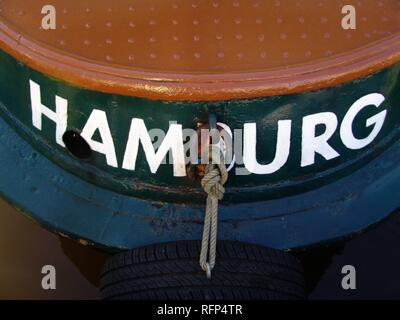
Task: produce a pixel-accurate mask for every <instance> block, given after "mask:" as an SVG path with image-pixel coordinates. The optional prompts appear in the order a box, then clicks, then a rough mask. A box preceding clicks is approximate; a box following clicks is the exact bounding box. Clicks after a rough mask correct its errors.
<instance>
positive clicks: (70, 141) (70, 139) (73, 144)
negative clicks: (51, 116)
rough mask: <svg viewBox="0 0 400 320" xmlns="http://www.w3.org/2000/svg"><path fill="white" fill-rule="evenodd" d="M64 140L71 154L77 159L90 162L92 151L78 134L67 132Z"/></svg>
mask: <svg viewBox="0 0 400 320" xmlns="http://www.w3.org/2000/svg"><path fill="white" fill-rule="evenodd" d="M62 139H63V141H64V144H65V146H66V147H67V149H68V151H69V152H71V153H72V154H73V155H74V156H75V157H77V158H79V159H82V160H88V159H90V158H91V156H92V149H91V148H90V146H89V144H88V143H87V142H86V140H85V139H83V138H82V137H81V135H80V134H79V133H78V132H75V131H66V132H65V133H64V135H63V138H62Z"/></svg>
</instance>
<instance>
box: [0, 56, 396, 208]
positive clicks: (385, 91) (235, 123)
mask: <svg viewBox="0 0 400 320" xmlns="http://www.w3.org/2000/svg"><path fill="white" fill-rule="evenodd" d="M0 63H1V70H2V71H3V72H2V73H1V75H0V98H1V105H2V107H1V108H0V112H2V113H3V115H4V117H5V118H6V119H8V121H9V123H10V124H11V125H12V126H13V127H14V128H15V129H16V130H17V131H18V132H19V133H20V134H23V135H24V137H25V138H26V139H27V140H28V141H29V142H30V143H31V144H32V145H33V146H34V147H35V148H36V149H37V150H38V151H39V152H41V153H43V154H44V155H46V156H47V157H48V158H49V159H50V160H52V161H53V162H55V163H57V164H58V165H59V166H61V167H62V168H64V169H66V170H68V171H69V172H72V173H73V174H75V175H77V176H79V177H81V178H83V179H85V180H86V181H88V182H90V183H93V184H95V185H97V186H101V187H104V188H107V189H110V190H113V191H116V192H118V193H123V194H127V195H133V196H136V197H140V198H142V199H146V198H149V199H152V200H157V201H167V202H184V203H193V204H195V203H197V204H199V203H202V202H203V200H204V198H203V192H202V190H201V189H200V187H199V183H198V181H192V180H190V179H188V178H187V177H174V175H173V170H172V165H161V166H160V167H159V168H158V170H157V172H156V174H152V173H151V172H150V170H149V165H148V163H147V161H146V158H145V156H144V153H143V150H139V154H138V159H137V162H136V163H137V165H136V168H135V170H134V171H129V170H123V169H122V168H121V167H122V159H123V158H124V153H125V150H126V148H127V140H128V136H129V132H130V125H131V119H132V118H140V119H143V120H144V121H145V124H146V127H147V129H152V128H160V129H163V130H164V131H165V132H167V131H168V128H169V126H170V122H171V121H176V122H177V123H179V124H181V125H182V127H183V128H195V127H196V123H197V122H199V121H206V120H207V119H208V112H209V110H210V109H211V110H212V111H213V112H214V113H215V114H216V115H217V118H218V121H220V122H223V123H225V124H227V125H229V126H230V128H231V129H232V130H233V129H235V128H239V129H240V128H243V127H244V126H246V125H248V124H249V123H254V124H255V125H256V126H257V161H258V162H260V163H269V162H271V161H272V160H273V159H274V157H275V152H276V147H275V146H276V139H277V130H278V122H279V121H288V120H290V121H291V146H290V153H289V157H288V159H287V162H286V163H285V165H284V166H283V167H282V168H281V169H280V170H278V171H276V172H274V173H272V174H267V175H257V174H252V175H248V176H238V175H234V174H232V175H230V178H229V181H228V183H227V191H226V196H225V203H227V204H229V203H238V202H252V201H262V200H265V199H271V198H279V197H283V196H288V195H292V194H297V193H301V192H304V191H306V190H311V189H314V188H317V187H320V186H321V185H324V184H327V183H331V182H332V181H334V180H335V179H337V178H339V177H341V176H345V175H347V174H349V173H351V172H353V171H354V170H355V169H357V168H360V167H361V166H363V165H365V164H366V163H368V161H370V160H371V159H373V158H374V157H375V156H377V155H379V153H381V152H382V151H383V150H385V149H386V148H388V147H389V146H390V145H391V144H392V143H393V142H394V141H396V139H397V138H398V133H399V132H398V131H399V126H398V119H399V113H400V109H399V108H397V102H398V101H399V100H400V98H399V96H400V89H399V87H400V82H398V80H397V79H398V75H399V69H400V66H399V65H397V66H394V67H392V68H390V69H387V70H385V71H382V72H380V73H378V74H376V75H373V76H370V77H368V78H365V79H361V80H359V81H356V82H352V83H349V84H345V85H341V86H338V87H333V88H329V89H325V90H320V91H315V92H307V93H304V94H296V95H288V96H279V97H268V98H260V99H252V100H238V101H237V100H234V101H221V102H214V103H212V104H210V103H200V102H196V103H189V102H186V103H182V102H168V101H150V100H145V99H139V98H133V97H124V96H115V95H108V94H103V93H99V92H93V91H88V90H82V89H80V88H76V87H73V86H70V85H68V84H66V83H63V82H60V81H56V80H54V79H49V78H47V77H45V76H44V75H42V74H40V73H37V72H35V71H33V70H31V69H29V68H27V67H26V66H24V65H22V64H21V63H19V62H17V61H16V60H14V59H12V58H11V57H9V56H7V55H6V54H4V53H1V54H0ZM30 80H32V81H34V82H35V83H37V84H40V88H41V91H40V92H41V97H40V102H41V103H42V104H43V105H45V106H47V107H48V108H52V109H55V104H56V103H55V100H56V96H57V97H59V98H57V99H62V100H63V101H64V100H65V101H64V103H68V124H67V129H70V130H76V131H78V132H80V131H81V130H82V128H84V127H85V124H87V122H88V119H89V118H90V116H91V115H92V112H93V110H94V109H96V110H99V111H101V112H102V113H104V115H105V116H107V119H108V125H109V129H110V131H111V135H112V138H113V144H114V148H115V153H116V165H110V162H107V159H106V157H105V156H104V154H100V153H94V157H93V158H92V159H91V160H90V161H86V162H83V161H79V160H77V159H74V158H73V157H72V156H71V155H70V154H69V153H68V151H67V150H66V149H65V148H63V147H62V146H60V143H57V139H56V127H55V124H54V122H53V121H51V120H50V119H48V117H46V116H45V115H42V119H41V121H42V124H41V130H38V129H37V127H35V126H34V125H33V124H32V110H31V102H32V101H31V92H30V87H29V83H30ZM371 93H376V94H381V95H383V96H384V98H385V100H384V101H383V103H382V104H381V105H380V106H379V109H377V108H376V107H375V106H369V107H367V108H365V109H363V110H362V111H361V112H360V113H359V114H358V115H357V117H356V120H355V121H354V123H353V131H354V132H355V134H356V135H357V136H358V137H360V138H364V137H367V136H368V135H369V134H370V133H371V127H367V126H366V125H365V123H366V120H367V119H369V118H371V117H373V116H375V115H376V114H377V113H378V112H381V111H382V110H387V115H386V119H385V122H384V125H383V127H382V129H381V130H380V131H379V134H378V136H377V137H376V138H375V139H374V141H373V142H372V143H371V144H369V145H368V146H367V147H365V148H362V149H360V150H350V149H349V148H347V147H346V146H345V145H344V144H343V141H342V139H341V137H340V130H339V126H340V123H342V121H343V119H344V117H345V115H346V113H347V111H348V109H349V108H350V106H352V104H353V103H354V102H355V101H357V100H358V99H359V98H361V97H363V96H366V95H369V94H371ZM325 112H331V113H334V114H335V115H336V117H337V119H338V123H339V125H338V127H337V128H336V130H335V132H334V134H333V135H332V137H331V138H330V139H329V144H330V146H331V147H332V148H333V149H334V150H335V151H336V152H337V153H338V154H340V156H338V157H335V158H333V159H330V160H326V159H324V158H323V157H321V156H320V155H316V158H315V163H314V164H313V165H309V166H301V162H302V159H301V153H302V140H301V137H302V130H303V127H302V123H303V121H304V118H305V117H306V116H308V115H312V114H318V113H325ZM317 129H318V127H317ZM321 130H322V131H323V128H321ZM94 139H98V137H96V135H95V136H94ZM250 140H254V139H250ZM113 162H114V161H113Z"/></svg>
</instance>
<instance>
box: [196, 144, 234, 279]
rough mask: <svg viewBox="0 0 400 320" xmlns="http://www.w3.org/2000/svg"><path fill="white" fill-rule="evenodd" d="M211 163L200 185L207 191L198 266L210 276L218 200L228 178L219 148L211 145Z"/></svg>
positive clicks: (215, 245) (221, 196)
mask: <svg viewBox="0 0 400 320" xmlns="http://www.w3.org/2000/svg"><path fill="white" fill-rule="evenodd" d="M210 160H211V163H210V164H208V165H207V167H206V171H205V175H204V177H203V179H202V180H201V185H202V187H203V189H204V191H205V192H206V193H207V195H208V196H207V204H206V214H205V218H204V229H203V240H202V244H201V253H200V266H201V268H202V269H203V270H204V271H206V272H207V277H208V278H210V277H211V271H212V269H213V268H214V266H215V257H216V247H217V223H218V200H222V198H223V197H224V193H225V188H224V187H223V186H224V184H225V182H226V181H227V180H228V171H227V170H226V167H225V164H224V157H223V154H222V152H221V149H220V148H219V147H218V146H216V145H213V146H212V147H211V155H210Z"/></svg>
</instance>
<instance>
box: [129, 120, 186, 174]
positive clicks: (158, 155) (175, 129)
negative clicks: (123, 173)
mask: <svg viewBox="0 0 400 320" xmlns="http://www.w3.org/2000/svg"><path fill="white" fill-rule="evenodd" d="M139 142H141V143H142V146H143V150H144V153H145V156H146V160H147V163H148V164H149V167H150V171H151V172H152V173H156V172H157V170H158V168H159V166H160V164H161V162H162V161H163V159H164V158H165V157H166V155H167V153H168V151H169V150H171V151H172V160H173V166H174V176H175V177H184V176H186V169H185V153H184V147H183V138H182V126H181V125H178V124H171V126H170V127H169V130H168V132H167V134H166V136H165V138H164V140H163V141H162V143H161V145H160V147H159V148H158V150H157V152H155V150H154V147H153V145H152V143H151V138H150V136H149V133H148V131H147V128H146V125H145V124H144V121H143V120H142V119H137V118H134V119H132V122H131V128H130V131H129V138H128V143H127V146H126V151H125V156H124V162H123V164H122V168H124V169H126V170H135V166H136V158H137V153H138V148H139Z"/></svg>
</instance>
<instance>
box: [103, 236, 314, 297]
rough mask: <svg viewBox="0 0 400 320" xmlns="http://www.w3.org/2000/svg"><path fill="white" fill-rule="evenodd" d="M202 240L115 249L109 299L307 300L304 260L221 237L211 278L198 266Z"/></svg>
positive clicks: (109, 266)
mask: <svg viewBox="0 0 400 320" xmlns="http://www.w3.org/2000/svg"><path fill="white" fill-rule="evenodd" d="M199 253H200V242H199V241H181V242H173V243H165V244H156V245H151V246H147V247H142V248H138V249H134V250H130V251H126V252H122V253H119V254H116V255H115V256H113V257H111V258H110V259H109V260H108V261H107V262H106V263H105V265H104V267H103V271H102V276H101V289H100V290H101V298H102V299H106V300H299V299H305V295H306V294H305V283H304V276H303V270H302V265H301V263H300V261H299V260H298V259H297V258H295V257H294V256H292V255H291V254H289V253H285V252H282V251H279V250H275V249H270V248H264V247H261V246H257V245H252V244H245V243H241V242H233V241H218V245H217V264H216V266H215V268H214V270H213V272H212V279H210V280H209V279H207V277H206V274H205V273H204V272H203V271H202V270H201V269H200V266H199V262H198V261H199Z"/></svg>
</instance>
